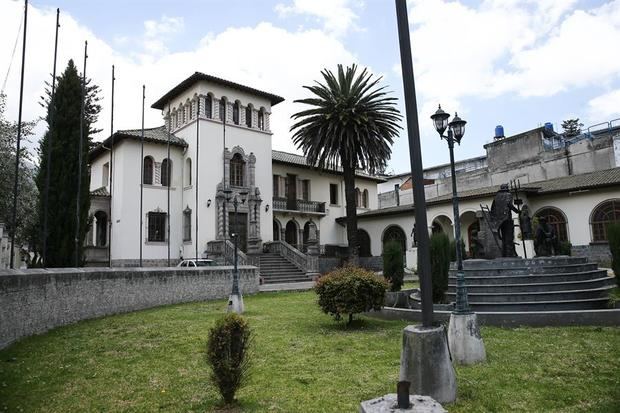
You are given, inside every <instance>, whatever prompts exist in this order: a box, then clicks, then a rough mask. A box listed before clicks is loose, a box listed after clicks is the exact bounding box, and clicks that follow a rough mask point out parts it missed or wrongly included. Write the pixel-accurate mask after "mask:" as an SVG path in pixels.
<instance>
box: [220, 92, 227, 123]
mask: <svg viewBox="0 0 620 413" xmlns="http://www.w3.org/2000/svg"><path fill="white" fill-rule="evenodd" d="M220 120H221V121H222V122H224V121H226V99H224V98H221V99H220Z"/></svg>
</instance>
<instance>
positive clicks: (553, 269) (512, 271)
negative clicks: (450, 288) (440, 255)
mask: <svg viewBox="0 0 620 413" xmlns="http://www.w3.org/2000/svg"><path fill="white" fill-rule="evenodd" d="M597 268H598V266H597V264H596V263H577V264H566V265H539V266H533V267H526V266H519V267H517V266H515V267H510V268H503V267H484V268H471V267H469V268H468V267H467V266H465V268H463V271H464V272H465V276H467V275H468V274H475V275H476V276H479V277H494V276H499V275H528V274H558V273H565V274H569V273H576V272H583V271H593V270H596V269H597ZM449 273H450V274H451V275H452V274H454V275H455V274H456V269H450V271H449Z"/></svg>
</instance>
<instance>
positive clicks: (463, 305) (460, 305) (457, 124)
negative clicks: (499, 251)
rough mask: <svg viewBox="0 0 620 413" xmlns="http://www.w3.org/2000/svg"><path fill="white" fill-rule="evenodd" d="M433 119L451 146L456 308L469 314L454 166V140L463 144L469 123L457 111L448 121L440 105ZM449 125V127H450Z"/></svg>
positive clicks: (462, 312)
mask: <svg viewBox="0 0 620 413" xmlns="http://www.w3.org/2000/svg"><path fill="white" fill-rule="evenodd" d="M431 119H432V120H433V124H434V126H435V129H436V130H437V133H439V136H440V137H441V139H445V140H446V141H447V142H448V148H450V171H451V173H452V208H453V211H454V238H455V240H456V265H457V270H456V310H455V313H457V314H468V313H470V310H469V303H468V302H467V287H465V272H464V271H463V256H462V250H461V242H462V241H461V220H460V216H459V202H458V195H457V191H456V172H455V168H454V142H456V143H458V144H459V145H460V144H461V139H463V135H464V134H465V124H466V123H467V122H466V121H464V120H463V119H461V118H459V115H458V114H457V113H455V114H454V119H452V122H450V123H448V119H450V114H449V113H446V112H444V111H443V110H442V109H441V105H439V109H437V112H435V113H434V114H433V115H432V116H431ZM448 127H449V129H448ZM446 129H448V134H447V135H444V132H445V131H446Z"/></svg>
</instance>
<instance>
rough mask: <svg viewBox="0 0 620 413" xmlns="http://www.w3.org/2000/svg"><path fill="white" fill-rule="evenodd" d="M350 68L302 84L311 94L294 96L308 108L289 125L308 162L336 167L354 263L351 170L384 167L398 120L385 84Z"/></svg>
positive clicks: (365, 73)
mask: <svg viewBox="0 0 620 413" xmlns="http://www.w3.org/2000/svg"><path fill="white" fill-rule="evenodd" d="M356 72H357V66H356V65H355V64H354V65H352V66H351V67H347V68H346V71H345V70H344V69H343V67H342V65H338V76H337V77H336V76H335V75H334V74H333V73H332V72H331V71H330V70H327V69H324V70H322V71H321V75H323V79H324V80H325V84H322V83H320V82H316V84H315V85H314V86H304V88H306V89H308V90H309V91H311V92H312V93H313V94H314V95H316V96H315V97H311V98H307V99H298V100H295V102H296V103H297V102H299V103H304V104H306V105H310V106H313V108H311V109H307V110H303V111H301V112H298V113H296V114H294V115H293V116H292V118H293V119H294V120H296V121H297V122H296V123H295V124H294V125H293V126H292V127H291V132H292V131H295V133H294V134H293V142H294V143H295V145H297V147H298V148H299V149H302V150H303V152H304V155H305V156H306V158H307V160H308V163H309V164H310V165H315V166H317V167H318V168H320V169H326V168H327V169H336V168H337V167H338V165H341V166H342V172H343V175H344V187H345V201H346V214H347V240H348V243H349V259H350V261H351V262H352V263H354V264H356V263H357V262H358V242H357V210H356V203H355V173H356V170H364V171H367V172H368V173H370V174H374V173H375V172H376V171H380V170H383V169H384V168H385V166H386V164H387V161H388V160H389V159H390V155H391V153H392V150H391V148H390V146H391V145H392V143H393V142H394V137H396V136H397V135H398V131H399V129H400V126H399V121H400V120H401V119H402V117H401V115H400V112H399V111H398V109H397V108H396V98H394V97H390V96H388V92H387V91H386V90H385V86H384V87H379V86H377V85H378V83H379V81H380V80H381V78H380V77H379V78H376V77H375V78H373V75H372V74H371V73H369V72H368V71H367V70H366V69H364V70H362V72H361V73H359V74H358V73H356Z"/></svg>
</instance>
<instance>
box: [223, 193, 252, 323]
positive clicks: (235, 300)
mask: <svg viewBox="0 0 620 413" xmlns="http://www.w3.org/2000/svg"><path fill="white" fill-rule="evenodd" d="M232 192H233V191H232V190H231V189H230V188H226V189H225V190H224V194H225V200H224V205H226V203H228V202H231V200H232V204H233V207H234V208H235V215H234V217H235V227H234V232H233V233H231V234H230V236H231V237H232V239H233V243H234V246H235V249H234V255H233V257H234V258H233V285H232V292H231V293H230V297H229V299H228V312H234V313H237V314H242V313H243V310H244V306H243V296H242V295H241V291H239V268H238V263H239V223H238V218H237V211H238V208H239V205H240V204H245V200H246V197H247V192H245V191H242V192H239V193H238V194H235V195H233V193H232ZM224 210H226V208H224ZM224 232H226V228H224ZM224 248H226V247H225V246H224Z"/></svg>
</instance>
